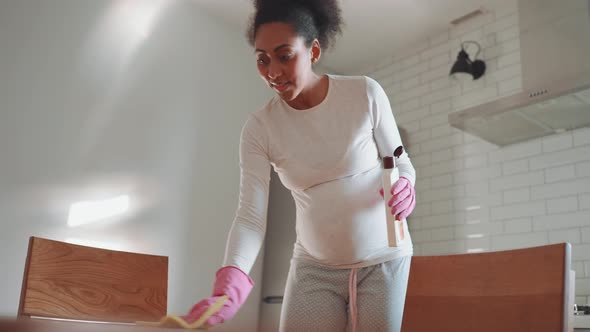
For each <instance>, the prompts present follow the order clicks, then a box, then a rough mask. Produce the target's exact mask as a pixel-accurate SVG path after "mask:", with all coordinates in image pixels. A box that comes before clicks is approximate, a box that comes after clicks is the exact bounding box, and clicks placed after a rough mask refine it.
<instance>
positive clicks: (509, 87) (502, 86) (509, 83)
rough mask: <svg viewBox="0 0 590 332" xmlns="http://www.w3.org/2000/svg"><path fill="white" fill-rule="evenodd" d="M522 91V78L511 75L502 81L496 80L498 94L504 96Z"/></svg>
mask: <svg viewBox="0 0 590 332" xmlns="http://www.w3.org/2000/svg"><path fill="white" fill-rule="evenodd" d="M520 91H522V78H521V77H518V76H517V77H513V78H510V79H507V80H504V81H500V82H498V93H499V94H500V96H506V95H509V94H514V93H517V92H520Z"/></svg>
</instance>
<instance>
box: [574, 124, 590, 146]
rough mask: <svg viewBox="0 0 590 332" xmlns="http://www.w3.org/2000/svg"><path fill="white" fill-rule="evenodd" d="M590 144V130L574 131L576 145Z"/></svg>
mask: <svg viewBox="0 0 590 332" xmlns="http://www.w3.org/2000/svg"><path fill="white" fill-rule="evenodd" d="M589 144H590V128H588V127H586V128H580V129H577V130H575V131H574V145H575V146H580V145H589Z"/></svg>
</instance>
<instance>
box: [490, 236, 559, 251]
mask: <svg viewBox="0 0 590 332" xmlns="http://www.w3.org/2000/svg"><path fill="white" fill-rule="evenodd" d="M546 244H549V239H548V235H547V233H546V232H539V233H523V234H509V235H498V236H494V237H492V249H493V250H508V249H518V248H528V247H536V246H542V245H546Z"/></svg>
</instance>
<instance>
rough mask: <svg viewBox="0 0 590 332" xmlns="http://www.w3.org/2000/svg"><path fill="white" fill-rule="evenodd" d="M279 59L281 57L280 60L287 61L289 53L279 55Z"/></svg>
mask: <svg viewBox="0 0 590 332" xmlns="http://www.w3.org/2000/svg"><path fill="white" fill-rule="evenodd" d="M279 59H281V61H289V60H291V55H290V54H283V55H281V56H280V57H279Z"/></svg>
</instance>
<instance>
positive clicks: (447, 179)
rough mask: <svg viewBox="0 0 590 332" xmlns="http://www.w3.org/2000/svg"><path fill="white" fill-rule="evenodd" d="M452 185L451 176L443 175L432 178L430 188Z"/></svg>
mask: <svg viewBox="0 0 590 332" xmlns="http://www.w3.org/2000/svg"><path fill="white" fill-rule="evenodd" d="M452 184H453V174H444V175H438V176H434V177H432V182H431V186H432V188H442V187H448V186H450V185H452Z"/></svg>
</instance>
